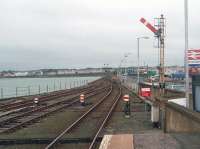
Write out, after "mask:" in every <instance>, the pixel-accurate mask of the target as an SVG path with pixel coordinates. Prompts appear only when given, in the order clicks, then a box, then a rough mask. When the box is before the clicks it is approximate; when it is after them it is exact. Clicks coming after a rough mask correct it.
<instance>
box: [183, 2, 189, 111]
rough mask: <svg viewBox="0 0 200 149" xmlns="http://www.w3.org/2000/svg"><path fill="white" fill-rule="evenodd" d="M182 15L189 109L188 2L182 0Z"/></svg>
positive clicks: (187, 104)
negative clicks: (183, 20) (183, 19)
mask: <svg viewBox="0 0 200 149" xmlns="http://www.w3.org/2000/svg"><path fill="white" fill-rule="evenodd" d="M184 13H185V14H184V15H185V97H186V107H187V108H189V107H190V105H189V92H190V88H189V87H190V86H189V68H188V58H187V52H188V1H187V0H184Z"/></svg>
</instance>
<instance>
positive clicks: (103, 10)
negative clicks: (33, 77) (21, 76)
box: [0, 0, 200, 70]
mask: <svg viewBox="0 0 200 149" xmlns="http://www.w3.org/2000/svg"><path fill="white" fill-rule="evenodd" d="M188 1H189V47H190V48H200V42H199V37H200V29H199V28H200V19H199V14H200V9H199V6H200V1H197V0H188ZM160 14H164V16H165V17H166V22H167V24H166V51H165V54H166V57H165V62H166V64H167V65H183V59H184V0H57V1H56V0H1V1H0V70H8V69H14V70H30V69H40V68H83V67H102V66H103V65H104V64H109V65H110V66H115V67H116V66H118V65H119V63H120V60H121V59H122V58H123V56H124V54H125V53H129V52H131V55H129V57H128V58H127V61H126V63H124V64H123V65H127V66H130V65H136V55H137V42H136V38H137V37H139V36H144V35H145V36H149V37H150V38H151V39H149V40H141V42H140V43H141V45H140V47H141V48H140V52H141V53H140V54H141V63H142V64H144V63H145V64H149V65H157V64H158V50H157V49H156V48H154V47H153V45H154V44H155V43H156V42H155V39H154V37H153V33H152V32H151V31H149V30H148V29H147V28H146V27H145V26H144V25H143V24H141V23H140V22H139V19H140V18H141V17H144V18H146V19H147V20H148V21H149V22H151V23H153V18H155V17H159V16H160Z"/></svg>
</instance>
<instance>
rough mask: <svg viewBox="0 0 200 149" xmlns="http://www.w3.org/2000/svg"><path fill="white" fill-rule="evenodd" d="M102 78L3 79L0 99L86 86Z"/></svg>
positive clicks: (0, 87)
mask: <svg viewBox="0 0 200 149" xmlns="http://www.w3.org/2000/svg"><path fill="white" fill-rule="evenodd" d="M99 78H100V77H51V78H1V79H0V99H3V98H9V97H17V96H26V95H34V94H39V93H44V92H51V91H56V90H61V89H69V88H73V87H78V86H82V85H85V84H86V83H89V82H92V81H94V80H97V79H99Z"/></svg>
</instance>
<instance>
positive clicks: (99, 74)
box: [0, 73, 105, 79]
mask: <svg viewBox="0 0 200 149" xmlns="http://www.w3.org/2000/svg"><path fill="white" fill-rule="evenodd" d="M104 75H105V73H89V74H65V75H44V76H14V77H0V79H8V78H9V79H12V78H55V77H61V78H62V77H92V76H94V77H96V76H104Z"/></svg>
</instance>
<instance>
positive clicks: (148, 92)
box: [140, 87, 151, 97]
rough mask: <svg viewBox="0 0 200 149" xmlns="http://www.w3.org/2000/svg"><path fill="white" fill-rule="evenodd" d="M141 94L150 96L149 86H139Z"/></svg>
mask: <svg viewBox="0 0 200 149" xmlns="http://www.w3.org/2000/svg"><path fill="white" fill-rule="evenodd" d="M140 94H141V96H143V97H150V96H151V88H149V87H148V88H141V92H140Z"/></svg>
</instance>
